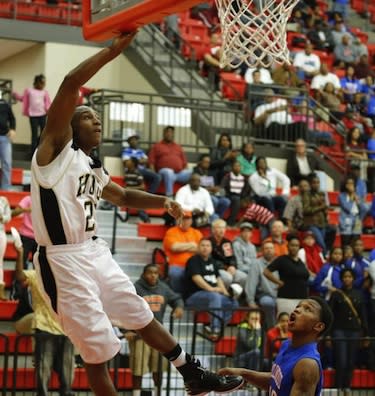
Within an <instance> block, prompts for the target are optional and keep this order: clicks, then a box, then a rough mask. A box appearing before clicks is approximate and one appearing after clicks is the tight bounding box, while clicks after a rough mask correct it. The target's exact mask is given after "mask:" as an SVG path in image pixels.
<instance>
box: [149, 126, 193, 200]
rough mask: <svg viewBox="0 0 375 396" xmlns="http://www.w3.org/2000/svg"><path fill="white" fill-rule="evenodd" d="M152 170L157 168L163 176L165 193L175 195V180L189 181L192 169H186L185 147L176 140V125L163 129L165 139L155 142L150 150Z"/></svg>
mask: <svg viewBox="0 0 375 396" xmlns="http://www.w3.org/2000/svg"><path fill="white" fill-rule="evenodd" d="M149 164H150V169H151V170H156V171H157V172H158V173H159V175H160V176H161V177H162V179H163V181H164V186H165V195H167V196H168V197H171V196H173V186H174V183H175V182H179V183H182V184H185V183H187V181H188V180H189V179H190V176H191V170H189V169H186V167H187V160H186V156H185V153H184V151H183V148H182V147H181V146H180V145H179V144H177V143H175V142H174V127H173V126H167V127H165V128H164V130H163V139H162V140H161V141H160V142H159V143H155V144H154V145H153V146H152V147H151V150H150V152H149Z"/></svg>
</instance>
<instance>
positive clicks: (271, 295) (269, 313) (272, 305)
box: [245, 241, 277, 329]
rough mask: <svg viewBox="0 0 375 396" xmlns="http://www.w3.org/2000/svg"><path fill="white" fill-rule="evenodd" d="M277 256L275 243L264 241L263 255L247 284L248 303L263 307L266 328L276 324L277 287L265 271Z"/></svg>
mask: <svg viewBox="0 0 375 396" xmlns="http://www.w3.org/2000/svg"><path fill="white" fill-rule="evenodd" d="M275 258H276V256H275V248H274V246H273V243H272V242H270V241H268V242H267V241H264V242H263V244H262V256H261V257H259V258H258V259H257V260H255V262H254V265H253V266H252V267H251V272H250V273H249V274H248V275H247V278H246V284H245V294H246V300H247V303H248V305H249V307H250V308H258V306H260V307H261V308H262V309H263V311H264V316H265V327H266V329H269V328H271V327H273V326H274V325H275V319H276V297H277V287H276V286H275V284H274V283H272V282H271V281H270V280H268V279H267V278H266V277H265V276H264V274H263V272H264V270H265V268H267V266H268V265H269V264H271V263H272V261H273V260H274V259H275Z"/></svg>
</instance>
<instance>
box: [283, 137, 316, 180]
mask: <svg viewBox="0 0 375 396" xmlns="http://www.w3.org/2000/svg"><path fill="white" fill-rule="evenodd" d="M295 148H296V150H295V152H293V153H290V155H289V158H288V161H287V164H286V174H287V176H288V177H289V179H290V181H291V184H292V186H296V185H297V184H298V183H299V181H300V179H301V178H306V177H307V176H308V175H309V174H310V173H312V172H315V171H317V170H321V167H320V165H319V161H318V160H317V159H316V158H315V157H314V156H313V155H307V151H306V142H305V141H304V140H303V139H297V140H296V142H295Z"/></svg>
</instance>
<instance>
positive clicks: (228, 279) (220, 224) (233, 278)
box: [210, 219, 247, 289]
mask: <svg viewBox="0 0 375 396" xmlns="http://www.w3.org/2000/svg"><path fill="white" fill-rule="evenodd" d="M226 225H227V224H226V222H225V221H224V220H222V219H217V220H215V221H214V222H213V223H212V225H211V232H212V235H211V237H210V241H211V243H212V258H213V260H215V263H216V264H217V267H218V269H219V274H220V277H221V279H222V280H223V282H224V285H225V287H226V288H227V289H229V287H230V285H232V284H233V283H239V284H240V285H241V286H242V287H244V286H245V282H246V277H247V275H246V274H245V272H243V271H241V270H239V269H237V262H236V257H235V255H234V252H233V245H232V242H231V241H230V240H229V239H227V238H225V236H224V235H225V231H226Z"/></svg>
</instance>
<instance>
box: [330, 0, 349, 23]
mask: <svg viewBox="0 0 375 396" xmlns="http://www.w3.org/2000/svg"><path fill="white" fill-rule="evenodd" d="M349 5H350V2H349V0H333V1H332V11H333V12H336V13H340V15H342V17H343V18H344V19H346V18H347V17H348V14H349Z"/></svg>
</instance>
